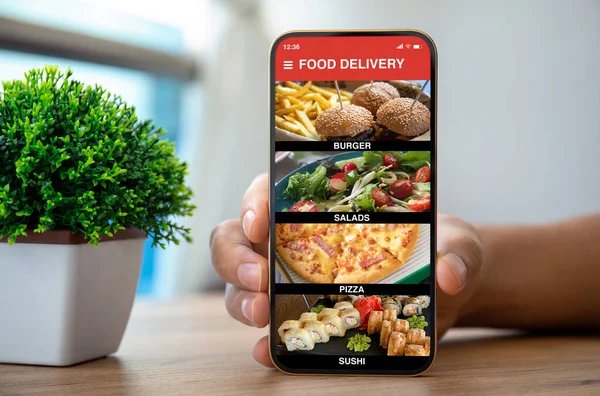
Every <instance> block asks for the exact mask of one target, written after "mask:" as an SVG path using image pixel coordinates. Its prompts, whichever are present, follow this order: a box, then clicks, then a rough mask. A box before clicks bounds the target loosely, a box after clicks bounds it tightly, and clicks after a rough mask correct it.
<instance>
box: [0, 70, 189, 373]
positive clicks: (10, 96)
mask: <svg viewBox="0 0 600 396" xmlns="http://www.w3.org/2000/svg"><path fill="white" fill-rule="evenodd" d="M71 75H72V72H71V70H67V71H66V72H64V73H63V72H61V71H60V70H59V69H58V68H57V67H51V66H48V67H45V68H43V69H40V70H31V71H29V72H28V73H26V74H25V79H24V80H17V81H11V82H5V83H4V84H3V85H2V88H3V89H2V90H0V362H1V363H23V364H41V365H52V366H66V365H72V364H75V363H79V362H82V361H86V360H90V359H94V358H98V357H102V356H106V355H109V354H111V353H113V352H115V351H116V350H117V349H118V347H119V344H120V342H121V338H122V336H123V333H124V331H125V327H126V325H127V321H128V318H129V314H130V312H131V307H132V304H133V300H134V296H135V292H136V287H137V282H138V277H139V273H140V266H141V259H142V250H143V246H144V240H145V238H146V237H150V238H152V239H153V244H154V245H157V246H160V247H162V248H165V246H166V244H167V243H169V242H174V243H179V238H183V239H185V240H188V241H190V236H189V229H187V228H185V227H182V226H179V225H178V224H177V223H176V222H175V221H174V220H173V216H189V215H191V213H192V211H193V209H194V207H193V205H191V203H190V199H191V196H192V192H191V191H190V190H189V189H188V188H187V187H186V186H185V184H184V178H185V175H186V172H187V165H186V164H185V163H183V162H181V161H180V160H179V159H178V158H177V157H176V156H175V154H174V146H173V144H172V143H169V142H168V141H166V140H164V139H161V135H163V134H164V131H163V130H162V129H160V128H156V127H155V126H154V125H153V124H152V122H151V121H141V120H138V118H137V117H136V114H135V108H134V107H132V106H128V105H127V104H126V103H125V102H124V101H123V100H122V99H121V98H120V97H119V96H114V95H111V94H110V93H108V92H106V90H104V89H103V88H102V87H100V86H94V87H91V86H85V85H84V84H82V83H81V82H79V81H76V80H74V79H72V78H71Z"/></svg>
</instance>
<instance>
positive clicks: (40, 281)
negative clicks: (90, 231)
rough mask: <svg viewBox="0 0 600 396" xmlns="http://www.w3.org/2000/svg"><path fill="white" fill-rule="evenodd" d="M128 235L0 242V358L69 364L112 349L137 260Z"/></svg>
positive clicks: (138, 247) (138, 250) (139, 249)
mask: <svg viewBox="0 0 600 396" xmlns="http://www.w3.org/2000/svg"><path fill="white" fill-rule="evenodd" d="M135 238H137V239H118V238H117V239H114V240H107V241H104V242H100V243H99V244H98V247H97V248H96V247H94V246H93V245H88V244H85V243H81V242H79V244H37V243H20V242H19V240H18V242H17V243H16V244H15V245H12V246H9V245H8V244H6V243H1V242H0V363H20V364H37V365H50V366H68V365H72V364H75V363H79V362H83V361H86V360H90V359H95V358H99V357H103V356H106V355H109V354H111V353H114V352H116V351H117V349H118V348H119V344H120V343H121V339H122V337H123V333H124V332H125V327H126V326H127V321H128V319H129V314H130V313H131V307H132V305H133V300H134V298H135V293H136V289H137V283H138V278H139V273H140V266H141V262H142V253H143V247H144V239H143V237H142V238H140V236H139V235H138V236H137V237H135ZM28 239H29V238H28ZM71 243H72V242H71Z"/></svg>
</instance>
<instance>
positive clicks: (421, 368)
mask: <svg viewBox="0 0 600 396" xmlns="http://www.w3.org/2000/svg"><path fill="white" fill-rule="evenodd" d="M331 36H413V37H419V38H421V39H423V40H424V41H425V42H426V43H427V44H428V48H429V51H430V70H431V73H430V91H431V109H430V110H431V114H432V117H431V136H432V137H431V142H432V143H433V144H432V145H431V156H432V163H431V175H432V176H431V184H432V195H433V199H432V201H431V212H432V214H433V223H432V224H431V230H432V239H431V245H432V249H431V264H430V267H431V282H430V296H431V305H430V307H432V308H433V310H432V315H431V316H432V318H431V320H430V322H431V323H430V324H429V325H430V326H431V329H432V330H431V334H432V336H431V338H432V343H431V353H430V356H429V358H428V359H427V360H426V362H425V364H420V365H417V364H416V365H415V366H417V367H415V368H414V369H412V368H411V369H406V370H384V371H375V370H360V369H358V368H357V369H354V368H343V369H331V370H327V369H317V370H314V369H311V368H305V369H304V368H303V369H298V368H291V367H286V366H284V365H283V364H281V362H280V361H279V360H278V358H277V354H276V350H275V347H276V345H275V337H273V334H277V329H276V328H275V323H274V313H275V271H276V268H275V267H276V265H275V263H274V249H275V246H274V245H273V244H272V243H271V239H270V240H269V260H268V261H269V301H270V302H269V304H270V309H271V311H270V323H269V340H268V345H269V355H270V357H271V361H272V362H273V364H274V365H275V367H276V368H277V369H279V370H280V371H283V372H285V373H287V374H294V375H330V374H336V375H340V374H341V375H348V376H352V375H361V376H362V375H369V376H397V375H403V376H416V375H422V374H423V373H425V372H426V371H427V370H428V369H429V368H430V367H431V365H432V363H433V361H434V360H435V355H436V351H437V336H436V312H437V307H436V302H437V298H436V287H435V286H436V275H435V272H436V249H435V246H436V241H437V229H436V228H437V227H436V223H437V48H436V46H435V43H434V41H433V39H432V38H431V37H430V36H429V35H427V34H426V33H424V32H422V31H419V30H334V31H289V32H286V33H283V34H282V35H280V36H279V37H277V39H275V41H274V42H273V44H272V45H271V49H270V52H269V117H270V120H269V125H270V159H269V208H270V210H272V209H273V206H274V205H272V203H274V201H275V197H274V194H275V189H274V188H273V187H274V186H275V173H274V169H275V118H274V108H275V106H274V103H275V51H276V49H277V47H278V46H279V43H280V42H281V41H283V40H285V39H288V38H293V37H331ZM269 227H270V235H274V232H275V218H274V213H273V212H271V219H270V226H269ZM419 361H421V362H422V359H418V360H417V359H415V363H418V362H419Z"/></svg>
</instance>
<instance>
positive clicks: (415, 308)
mask: <svg viewBox="0 0 600 396" xmlns="http://www.w3.org/2000/svg"><path fill="white" fill-rule="evenodd" d="M422 312H423V310H422V309H421V305H419V304H407V305H405V306H404V307H403V308H402V315H404V316H413V315H421V313H422Z"/></svg>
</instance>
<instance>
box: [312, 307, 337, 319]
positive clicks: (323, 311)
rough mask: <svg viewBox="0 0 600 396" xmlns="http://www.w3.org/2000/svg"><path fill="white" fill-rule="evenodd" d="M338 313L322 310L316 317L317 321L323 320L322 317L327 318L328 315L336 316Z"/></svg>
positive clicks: (326, 309) (332, 309)
mask: <svg viewBox="0 0 600 396" xmlns="http://www.w3.org/2000/svg"><path fill="white" fill-rule="evenodd" d="M338 313H340V310H339V309H335V308H323V310H322V311H321V312H320V313H319V314H318V315H317V320H321V319H323V317H325V316H328V315H335V316H337V314H338Z"/></svg>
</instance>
